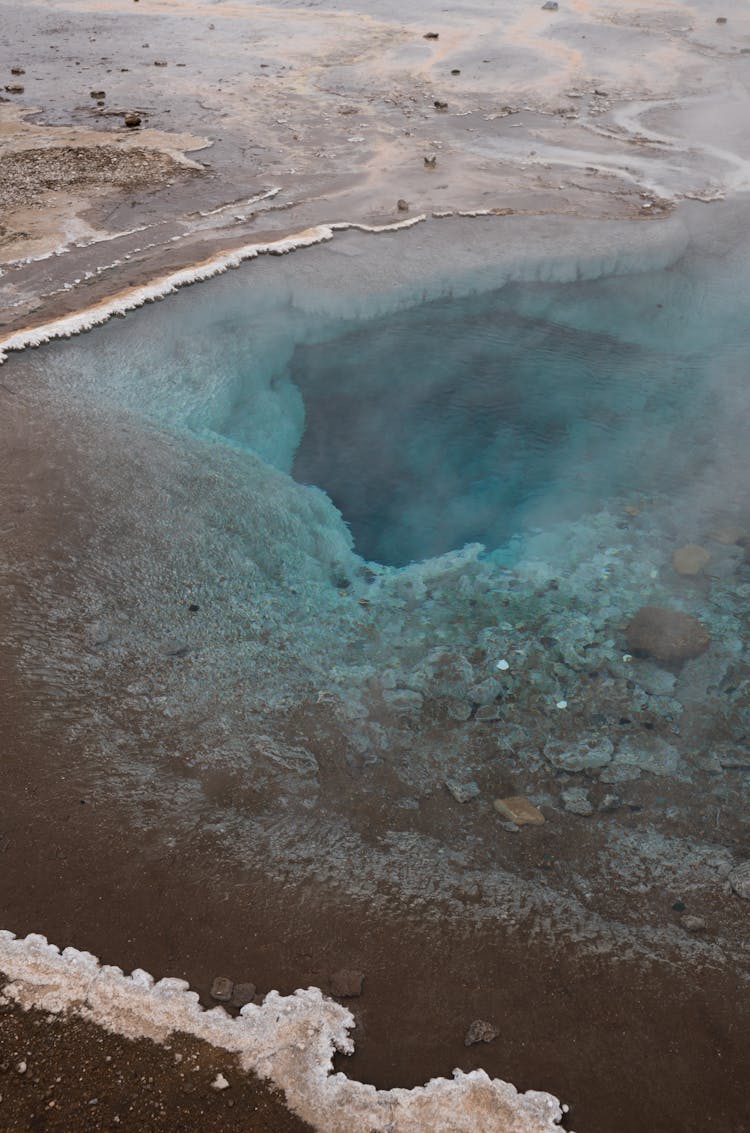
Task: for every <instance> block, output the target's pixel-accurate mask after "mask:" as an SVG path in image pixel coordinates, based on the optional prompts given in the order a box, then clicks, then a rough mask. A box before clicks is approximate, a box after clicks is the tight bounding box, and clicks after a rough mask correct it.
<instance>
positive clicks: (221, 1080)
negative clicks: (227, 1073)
mask: <svg viewBox="0 0 750 1133" xmlns="http://www.w3.org/2000/svg"><path fill="white" fill-rule="evenodd" d="M211 1089H212V1090H228V1089H229V1082H227V1080H226V1078H225V1077H224V1075H223V1074H217V1075H216V1077H215V1078H214V1080H213V1082H212V1083H211Z"/></svg>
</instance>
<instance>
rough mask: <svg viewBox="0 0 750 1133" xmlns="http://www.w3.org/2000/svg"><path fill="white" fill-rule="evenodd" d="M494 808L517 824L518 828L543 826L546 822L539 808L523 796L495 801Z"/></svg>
mask: <svg viewBox="0 0 750 1133" xmlns="http://www.w3.org/2000/svg"><path fill="white" fill-rule="evenodd" d="M493 806H494V808H495V810H496V811H497V812H498V814H502V815H503V817H504V818H507V819H508V821H509V822H515V824H516V826H541V825H542V824H543V822H544V815H543V814H542V812H541V811H540V810H539V808H538V807H535V806H534V804H533V803H530V802H529V800H528V799H524V798H522V797H521V796H512V797H511V798H507V799H495V801H494V803H493Z"/></svg>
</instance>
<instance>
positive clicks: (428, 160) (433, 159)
mask: <svg viewBox="0 0 750 1133" xmlns="http://www.w3.org/2000/svg"><path fill="white" fill-rule="evenodd" d="M7 89H8V88H7V87H6V90H7ZM424 163H425V168H426V169H434V168H435V166H436V165H437V155H436V154H434V153H433V154H431V155H430V156H429V157H425V159H424Z"/></svg>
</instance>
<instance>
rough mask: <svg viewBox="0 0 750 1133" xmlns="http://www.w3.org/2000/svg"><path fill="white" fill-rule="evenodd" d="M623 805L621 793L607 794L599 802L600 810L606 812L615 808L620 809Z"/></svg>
mask: <svg viewBox="0 0 750 1133" xmlns="http://www.w3.org/2000/svg"><path fill="white" fill-rule="evenodd" d="M621 806H622V799H621V798H620V796H619V795H612V794H607V795H605V796H604V798H603V799H602V801H601V802H600V803H599V810H601V811H604V813H605V814H606V813H609V812H611V811H613V810H619V809H620V807H621Z"/></svg>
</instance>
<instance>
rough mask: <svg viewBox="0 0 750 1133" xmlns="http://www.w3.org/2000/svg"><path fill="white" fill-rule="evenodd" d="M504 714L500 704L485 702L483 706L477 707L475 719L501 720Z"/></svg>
mask: <svg viewBox="0 0 750 1133" xmlns="http://www.w3.org/2000/svg"><path fill="white" fill-rule="evenodd" d="M501 716H502V709H501V707H500V705H499V704H483V705H482V706H481V708H477V711H476V715H475V717H474V719H475V720H499V719H500V717H501Z"/></svg>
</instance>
